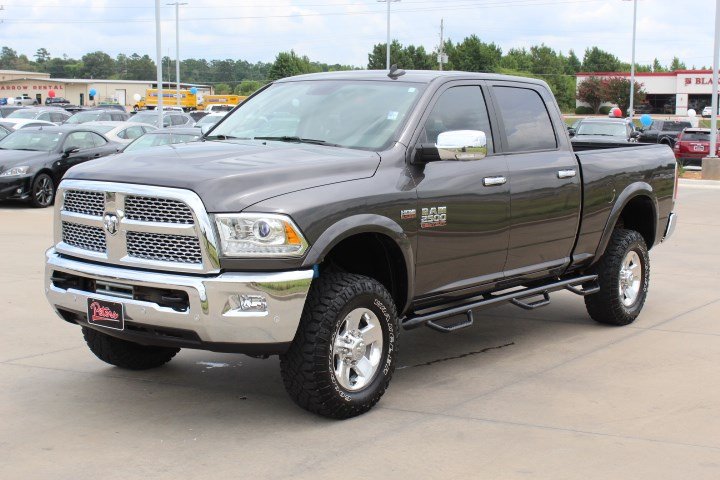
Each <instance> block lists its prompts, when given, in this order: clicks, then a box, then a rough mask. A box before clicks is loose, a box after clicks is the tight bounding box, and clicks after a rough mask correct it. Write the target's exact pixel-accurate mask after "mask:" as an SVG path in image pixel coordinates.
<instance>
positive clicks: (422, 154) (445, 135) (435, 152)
mask: <svg viewBox="0 0 720 480" xmlns="http://www.w3.org/2000/svg"><path fill="white" fill-rule="evenodd" d="M485 157H487V136H486V135H485V132H482V131H480V130H451V131H449V132H442V133H441V134H439V135H438V138H437V143H435V144H434V145H431V144H422V145H420V147H419V148H418V149H417V150H416V154H415V158H414V159H413V163H416V164H424V163H428V162H437V161H440V160H460V161H469V160H482V159H483V158H485Z"/></svg>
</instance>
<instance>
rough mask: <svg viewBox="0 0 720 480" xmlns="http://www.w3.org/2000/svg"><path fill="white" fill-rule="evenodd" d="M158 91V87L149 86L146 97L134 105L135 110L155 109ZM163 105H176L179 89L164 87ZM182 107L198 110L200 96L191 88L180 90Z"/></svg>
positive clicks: (186, 109)
mask: <svg viewBox="0 0 720 480" xmlns="http://www.w3.org/2000/svg"><path fill="white" fill-rule="evenodd" d="M157 100H158V91H157V89H156V88H148V89H147V91H146V92H145V98H143V99H141V100H140V101H138V102H136V103H135V104H134V105H133V110H135V111H138V110H142V109H144V108H147V109H150V110H154V109H155V107H157V103H158V102H157ZM163 106H164V107H175V106H177V90H174V89H171V88H170V89H168V88H166V89H163ZM180 107H181V108H182V109H183V110H185V111H190V110H197V108H198V98H197V95H195V94H193V93H192V92H190V90H180Z"/></svg>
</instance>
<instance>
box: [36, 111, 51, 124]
mask: <svg viewBox="0 0 720 480" xmlns="http://www.w3.org/2000/svg"><path fill="white" fill-rule="evenodd" d="M37 119H38V120H45V121H46V122H49V121H50V112H44V113H41V114H40V115H38V117H37Z"/></svg>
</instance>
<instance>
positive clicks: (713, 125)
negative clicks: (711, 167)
mask: <svg viewBox="0 0 720 480" xmlns="http://www.w3.org/2000/svg"><path fill="white" fill-rule="evenodd" d="M718 56H720V0H717V2H716V5H715V45H714V47H713V84H712V102H711V105H712V114H711V115H710V154H709V155H708V157H709V158H717V134H718V131H717V113H718V67H720V65H718Z"/></svg>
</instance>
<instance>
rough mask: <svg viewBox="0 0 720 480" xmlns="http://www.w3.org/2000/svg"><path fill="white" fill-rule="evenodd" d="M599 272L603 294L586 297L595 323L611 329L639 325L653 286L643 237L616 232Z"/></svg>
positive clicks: (621, 231) (636, 233)
mask: <svg viewBox="0 0 720 480" xmlns="http://www.w3.org/2000/svg"><path fill="white" fill-rule="evenodd" d="M595 272H596V273H597V274H598V281H599V283H600V291H599V292H598V293H596V294H593V295H588V296H587V297H585V306H586V307H587V311H588V313H589V314H590V316H591V317H592V318H593V320H595V321H597V322H600V323H605V324H608V325H628V324H630V323H632V322H633V321H635V319H636V318H637V316H638V315H639V314H640V311H641V310H642V307H643V305H644V304H645V298H646V297H647V291H648V285H649V283H650V257H649V255H648V250H647V245H646V244H645V240H644V239H643V237H642V235H640V234H639V233H638V232H636V231H634V230H625V229H617V230H615V231H614V232H613V234H612V237H611V239H610V243H609V244H608V247H607V249H606V250H605V253H604V254H603V256H602V258H601V259H600V261H599V262H598V263H597V265H596V266H595Z"/></svg>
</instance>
